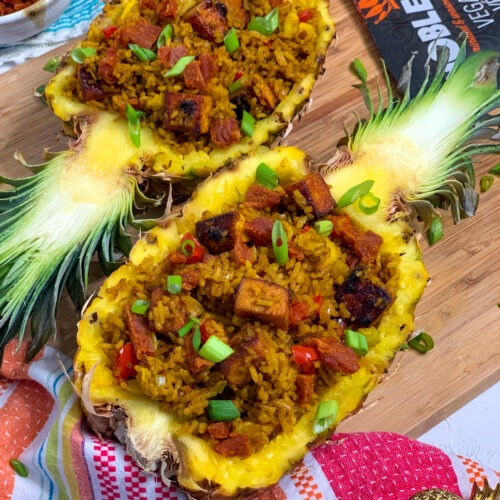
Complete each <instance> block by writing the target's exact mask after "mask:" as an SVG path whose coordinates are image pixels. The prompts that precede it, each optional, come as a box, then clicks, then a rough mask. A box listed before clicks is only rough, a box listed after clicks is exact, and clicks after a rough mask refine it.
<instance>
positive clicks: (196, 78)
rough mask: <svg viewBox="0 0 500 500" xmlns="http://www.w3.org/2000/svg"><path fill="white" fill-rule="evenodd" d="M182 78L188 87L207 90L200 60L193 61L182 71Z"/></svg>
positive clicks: (202, 90)
mask: <svg viewBox="0 0 500 500" xmlns="http://www.w3.org/2000/svg"><path fill="white" fill-rule="evenodd" d="M182 78H184V83H185V84H186V87H187V88H188V89H195V90H199V91H201V92H206V91H207V82H206V81H205V78H203V73H202V72H201V66H200V62H199V61H191V62H190V63H189V64H188V65H187V66H186V68H185V69H184V71H183V72H182Z"/></svg>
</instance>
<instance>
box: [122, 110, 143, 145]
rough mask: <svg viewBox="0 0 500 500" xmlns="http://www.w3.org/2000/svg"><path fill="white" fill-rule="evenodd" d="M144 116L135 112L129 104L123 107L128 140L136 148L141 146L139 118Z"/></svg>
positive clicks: (139, 112)
mask: <svg viewBox="0 0 500 500" xmlns="http://www.w3.org/2000/svg"><path fill="white" fill-rule="evenodd" d="M143 115H144V113H142V112H141V111H137V110H136V109H135V108H134V107H133V106H131V105H130V103H127V105H126V106H125V116H126V117H127V121H128V133H129V135H130V139H131V141H132V143H133V144H134V146H135V147H136V148H138V147H140V145H141V124H140V118H141V117H142V116H143Z"/></svg>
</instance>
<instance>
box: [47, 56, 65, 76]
mask: <svg viewBox="0 0 500 500" xmlns="http://www.w3.org/2000/svg"><path fill="white" fill-rule="evenodd" d="M60 64H61V58H60V57H53V58H52V59H49V60H48V61H47V62H46V63H45V66H44V67H43V70H44V71H48V72H49V73H54V71H56V70H57V68H59V66H60Z"/></svg>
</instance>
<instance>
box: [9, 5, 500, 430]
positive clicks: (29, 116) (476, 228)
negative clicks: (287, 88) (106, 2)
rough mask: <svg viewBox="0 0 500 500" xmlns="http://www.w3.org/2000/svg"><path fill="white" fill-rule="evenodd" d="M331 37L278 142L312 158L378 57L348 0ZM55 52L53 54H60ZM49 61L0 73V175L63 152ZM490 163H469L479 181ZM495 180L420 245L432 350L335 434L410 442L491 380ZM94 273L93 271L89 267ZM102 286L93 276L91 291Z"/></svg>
mask: <svg viewBox="0 0 500 500" xmlns="http://www.w3.org/2000/svg"><path fill="white" fill-rule="evenodd" d="M331 10H332V13H333V15H334V17H335V20H336V25H337V39H336V42H334V44H333V45H332V47H331V48H330V50H329V52H328V57H327V60H326V71H325V74H324V75H323V76H322V77H321V78H320V80H319V81H318V83H317V85H316V87H315V90H314V92H313V99H312V104H311V106H310V108H309V110H308V112H307V113H306V114H304V115H303V116H302V117H301V119H300V121H299V123H298V124H297V125H296V126H295V127H294V129H293V131H292V133H291V134H290V136H289V137H288V138H287V143H288V144H290V145H292V144H293V145H299V146H300V147H302V148H304V149H305V150H306V151H308V153H309V154H310V155H311V157H312V158H313V159H314V160H317V161H323V160H326V159H327V158H328V157H329V156H330V155H331V154H332V153H333V151H334V149H335V144H336V143H337V141H338V140H339V139H340V138H341V137H342V136H343V135H344V133H343V127H344V126H347V127H349V128H352V126H353V124H354V123H355V122H356V117H355V113H359V114H361V115H366V113H365V108H364V106H363V103H362V99H361V96H360V94H359V93H358V91H357V90H356V89H355V88H353V87H352V85H353V84H354V83H356V79H355V77H354V76H353V75H352V73H351V72H350V63H351V61H352V60H353V59H354V58H355V57H359V58H361V59H362V61H363V62H364V63H365V65H366V67H367V69H368V72H369V75H371V82H372V83H373V84H374V83H375V80H376V79H377V78H380V77H381V73H380V65H379V57H380V56H379V53H378V51H377V49H376V47H375V46H374V44H373V42H372V41H371V38H370V36H369V34H368V31H367V30H366V28H365V27H364V25H363V23H362V21H361V19H360V18H359V16H358V14H357V12H356V10H355V9H354V7H353V5H352V4H351V3H350V0H336V1H335V2H334V3H333V4H332V6H331ZM64 50H65V48H64V47H63V48H60V49H58V50H56V51H54V53H56V54H57V53H59V54H60V53H63V52H64ZM52 55H53V54H48V55H46V56H43V57H41V58H39V59H35V60H32V61H30V62H28V63H26V64H24V65H22V66H20V67H18V68H16V69H14V70H11V71H9V72H7V73H6V74H4V75H0V173H1V174H2V175H6V176H13V177H18V176H21V175H24V172H23V170H24V169H23V167H22V166H21V165H20V164H18V163H17V162H16V161H15V160H14V159H13V154H14V152H15V151H16V150H18V149H20V150H22V152H23V154H24V156H25V158H26V159H27V160H29V161H31V162H39V161H40V160H41V159H42V157H43V150H44V148H50V149H51V150H55V151H58V150H63V149H65V148H66V145H67V141H68V139H67V138H66V137H65V136H64V134H63V129H62V124H61V122H60V121H59V120H58V119H56V118H55V117H54V116H53V115H52V114H51V112H50V111H49V110H48V109H47V108H46V107H45V106H43V105H42V104H41V103H40V102H39V101H38V100H37V99H35V98H34V97H33V91H34V89H36V88H37V87H38V85H40V84H42V83H45V82H46V81H47V80H48V78H49V76H50V75H49V74H48V73H46V72H44V71H43V70H42V68H43V65H44V63H45V62H46V61H47V60H48V59H49V58H50V57H51V56H52ZM494 163H495V159H494V158H491V157H490V158H485V159H484V160H483V161H481V162H480V163H478V165H477V176H478V178H479V177H480V176H481V175H482V174H484V173H485V172H486V171H487V170H488V168H490V167H491V166H492V165H493V164H494ZM499 201H500V180H499V179H497V180H496V181H495V183H494V185H493V187H492V188H491V189H490V190H489V191H488V192H487V193H485V194H484V195H482V196H481V202H480V206H479V210H478V212H477V215H476V216H475V217H473V218H472V219H469V220H467V221H464V222H462V223H460V224H459V225H458V226H453V224H452V222H451V219H450V217H448V216H445V218H444V222H445V238H444V239H443V240H441V241H440V242H438V243H437V244H436V245H434V246H432V247H431V248H428V247H427V246H426V244H425V242H424V241H423V242H422V246H423V247H424V260H425V262H426V266H427V268H428V271H429V274H430V277H431V281H430V283H429V286H428V287H427V289H426V291H425V293H424V296H423V298H422V300H421V302H420V303H419V305H418V308H417V313H416V316H417V320H416V321H417V328H419V329H423V330H425V331H427V332H428V333H429V334H431V335H432V336H433V337H434V339H435V342H436V346H435V348H434V350H432V351H430V352H429V353H427V354H425V355H420V354H418V353H416V352H413V351H406V352H404V353H400V354H398V355H397V356H396V359H395V362H394V363H393V365H392V367H391V369H390V371H389V374H388V376H387V377H386V380H385V381H384V382H383V383H382V384H381V385H379V386H378V387H377V388H376V389H375V390H374V391H373V392H372V393H371V394H370V396H369V397H368V399H367V401H366V403H365V407H364V409H363V410H362V411H361V412H359V413H358V414H356V415H355V416H353V417H350V418H349V419H347V420H346V421H344V422H343V423H342V424H341V426H340V427H339V430H341V431H369V430H385V431H394V432H399V433H402V434H406V435H408V436H410V437H417V436H419V435H420V434H421V433H423V432H425V431H426V430H427V429H429V428H430V427H432V426H433V425H435V424H436V423H437V422H439V421H440V420H442V419H443V418H445V417H446V416H447V415H449V414H450V413H452V412H453V411H455V410H456V409H458V408H459V407H460V406H462V405H463V404H465V403H466V402H467V401H469V400H470V399H471V398H473V397H474V396H476V395H477V394H479V393H480V392H481V391H483V390H484V389H486V388H487V387H488V386H490V385H492V384H493V383H495V382H497V381H499V379H500V326H499V325H500V307H499V303H500V286H499V284H500V248H499V222H498V210H499V208H498V207H499ZM96 267H97V266H96ZM100 281H101V277H100V275H99V272H98V270H97V268H96V269H94V270H93V276H92V280H91V285H90V291H92V290H95V289H96V287H97V286H98V285H99V283H100ZM58 325H59V333H58V338H57V339H56V341H55V343H56V345H57V346H58V347H60V348H61V349H62V350H63V351H65V352H66V353H68V354H70V355H71V354H72V353H73V352H74V349H75V341H74V335H75V331H76V317H75V313H74V310H73V309H72V306H71V303H70V301H69V299H68V298H67V297H66V296H64V297H63V300H62V303H61V306H60V311H59V317H58Z"/></svg>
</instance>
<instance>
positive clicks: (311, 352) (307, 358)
mask: <svg viewBox="0 0 500 500" xmlns="http://www.w3.org/2000/svg"><path fill="white" fill-rule="evenodd" d="M292 354H293V360H294V362H295V363H296V364H298V365H299V366H300V369H301V371H302V373H306V374H308V375H312V374H313V373H315V372H316V368H315V366H314V362H315V361H316V360H318V359H319V356H318V351H317V350H316V348H315V347H310V346H305V345H300V344H299V345H294V346H292Z"/></svg>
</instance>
